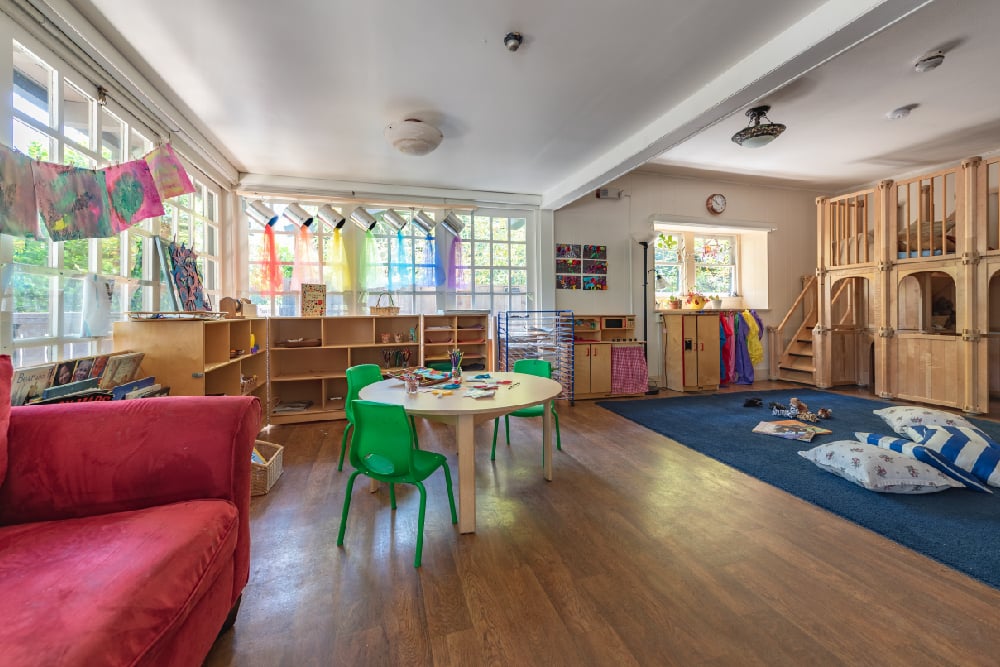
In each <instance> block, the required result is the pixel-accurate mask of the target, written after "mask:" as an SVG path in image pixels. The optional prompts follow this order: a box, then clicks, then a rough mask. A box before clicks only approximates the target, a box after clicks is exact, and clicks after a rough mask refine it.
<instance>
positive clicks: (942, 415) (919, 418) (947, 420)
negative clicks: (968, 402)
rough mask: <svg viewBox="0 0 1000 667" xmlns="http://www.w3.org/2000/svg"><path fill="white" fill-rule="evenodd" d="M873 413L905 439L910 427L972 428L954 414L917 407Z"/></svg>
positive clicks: (896, 407)
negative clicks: (936, 425) (937, 425)
mask: <svg viewBox="0 0 1000 667" xmlns="http://www.w3.org/2000/svg"><path fill="white" fill-rule="evenodd" d="M872 412H873V413H874V414H876V415H878V416H879V417H881V418H882V421H884V422H885V423H886V424H888V425H889V428H891V429H892V430H893V431H895V432H896V433H898V434H899V435H901V436H903V437H907V433H906V428H907V427H908V426H931V425H934V424H940V425H942V426H972V424H970V423H969V421H968V420H967V419H965V417H963V416H962V415H957V414H955V413H954V412H947V411H945V410H935V409H934V408H926V407H919V406H915V405H893V406H891V407H888V408H882V409H880V410H872Z"/></svg>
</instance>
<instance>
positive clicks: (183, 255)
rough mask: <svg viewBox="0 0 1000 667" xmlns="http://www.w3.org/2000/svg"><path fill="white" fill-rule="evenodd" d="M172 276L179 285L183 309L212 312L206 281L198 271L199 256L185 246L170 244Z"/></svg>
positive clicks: (178, 289)
mask: <svg viewBox="0 0 1000 667" xmlns="http://www.w3.org/2000/svg"><path fill="white" fill-rule="evenodd" d="M168 247H169V249H170V262H171V265H172V269H171V275H172V276H173V279H174V284H175V285H177V294H178V296H179V297H180V302H181V309H182V310H186V311H195V310H212V303H211V301H209V299H208V296H207V295H206V294H205V290H204V286H203V285H204V281H203V280H202V277H201V271H199V270H198V255H197V253H195V251H194V249H192V248H187V247H185V246H184V244H183V243H182V244H180V245H177V244H176V243H174V242H172V241H171V242H170V245H169V246H168Z"/></svg>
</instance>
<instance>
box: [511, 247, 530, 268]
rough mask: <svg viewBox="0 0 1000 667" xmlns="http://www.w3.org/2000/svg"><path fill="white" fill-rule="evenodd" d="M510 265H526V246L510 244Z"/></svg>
mask: <svg viewBox="0 0 1000 667" xmlns="http://www.w3.org/2000/svg"><path fill="white" fill-rule="evenodd" d="M510 265H511V266H527V265H528V246H526V245H524V244H523V243H511V244H510Z"/></svg>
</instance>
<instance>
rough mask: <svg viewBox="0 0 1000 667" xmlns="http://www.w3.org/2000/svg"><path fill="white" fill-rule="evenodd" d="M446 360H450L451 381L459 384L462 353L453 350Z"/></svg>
mask: <svg viewBox="0 0 1000 667" xmlns="http://www.w3.org/2000/svg"><path fill="white" fill-rule="evenodd" d="M448 358H449V359H450V360H451V381H452V382H461V381H462V351H461V350H459V349H457V348H456V349H454V350H452V351H451V352H449V353H448Z"/></svg>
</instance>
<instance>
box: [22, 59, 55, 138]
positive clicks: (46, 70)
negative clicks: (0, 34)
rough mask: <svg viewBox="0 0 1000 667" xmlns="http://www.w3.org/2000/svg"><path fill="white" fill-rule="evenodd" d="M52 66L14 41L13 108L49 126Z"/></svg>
mask: <svg viewBox="0 0 1000 667" xmlns="http://www.w3.org/2000/svg"><path fill="white" fill-rule="evenodd" d="M51 82H52V68H51V67H49V66H48V65H46V64H45V63H43V62H42V61H41V60H39V59H38V58H37V57H35V55H34V54H32V53H31V52H30V51H28V50H27V49H25V48H24V47H22V46H21V45H20V44H18V43H17V42H14V109H16V110H17V111H20V112H21V113H23V114H25V115H26V116H28V117H29V118H31V119H33V120H37V121H38V122H39V123H41V124H43V125H45V126H47V127H51V126H52V123H51V122H50V118H49V111H50V105H49V94H50V92H49V91H50V90H51V88H52V83H51Z"/></svg>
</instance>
